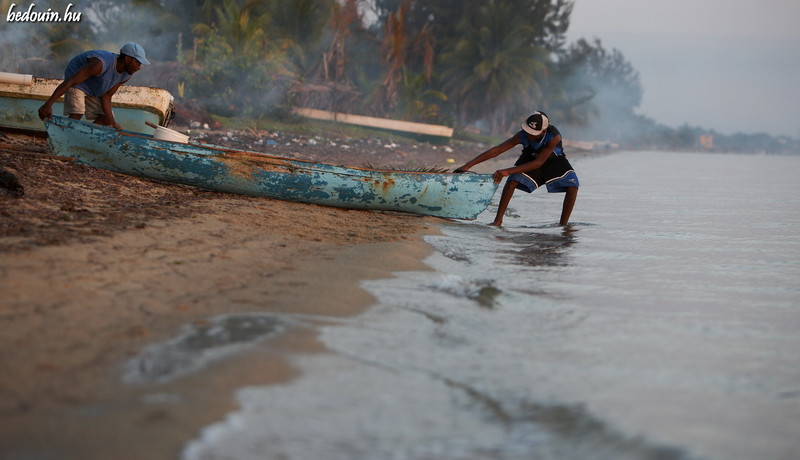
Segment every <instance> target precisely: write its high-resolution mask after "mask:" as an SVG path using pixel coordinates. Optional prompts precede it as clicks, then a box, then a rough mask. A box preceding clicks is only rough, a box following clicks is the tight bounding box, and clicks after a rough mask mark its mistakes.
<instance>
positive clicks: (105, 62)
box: [39, 43, 150, 129]
mask: <svg viewBox="0 0 800 460" xmlns="http://www.w3.org/2000/svg"><path fill="white" fill-rule="evenodd" d="M142 64H145V65H147V64H150V61H148V60H147V58H146V57H145V55H144V48H142V47H141V46H140V45H138V44H136V43H126V44H125V45H123V46H122V48H121V49H120V50H119V54H115V53H112V52H110V51H104V50H92V51H86V52H84V53H81V54H79V55H77V56H75V57H74V58H72V60H71V61H69V64H67V68H66V70H64V81H63V82H62V83H61V84H60V85H58V87H56V89H55V91H53V95H52V96H50V98H49V99H48V100H47V102H45V103H44V105H42V106H41V107H40V108H39V118H41V119H42V120H45V119H47V118H50V117H51V116H52V115H53V103H54V102H55V101H56V100H58V98H60V97H61V96H64V115H66V116H69V117H70V118H74V119H76V120H80V119H81V118H82V117H83V116H84V115H86V119H87V120H92V121H94V122H95V123H97V124H99V125H106V126H113V127H114V128H116V129H121V128H120V126H119V125H118V124H117V122H116V121H115V120H114V113H113V112H112V111H111V96H113V95H114V93H116V92H117V90H118V89H119V87H120V86H122V85H123V84H124V83H125V82H126V81H128V79H130V78H131V76H133V74H134V73H136V72H137V71H138V70H139V68H141V66H142Z"/></svg>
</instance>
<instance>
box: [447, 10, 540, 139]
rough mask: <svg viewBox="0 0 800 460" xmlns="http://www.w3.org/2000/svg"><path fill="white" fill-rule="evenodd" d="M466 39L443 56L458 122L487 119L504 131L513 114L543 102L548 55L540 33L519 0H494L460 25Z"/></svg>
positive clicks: (493, 129) (461, 40)
mask: <svg viewBox="0 0 800 460" xmlns="http://www.w3.org/2000/svg"><path fill="white" fill-rule="evenodd" d="M459 30H460V31H461V33H462V38H461V39H459V40H458V41H457V42H455V43H454V44H453V45H452V47H451V48H450V49H449V50H448V51H447V52H445V53H444V54H443V55H442V66H443V67H444V69H445V70H444V72H442V82H443V89H444V92H445V93H446V94H447V95H448V97H449V98H450V100H451V101H455V104H456V105H457V107H458V109H457V113H456V115H457V118H458V121H459V124H460V125H462V126H464V125H467V124H469V123H471V122H474V121H477V120H482V119H487V120H488V121H489V122H490V124H491V125H492V132H493V133H495V134H499V133H501V132H502V131H505V128H506V127H507V126H506V125H507V119H508V117H509V113H510V112H514V116H515V117H519V114H518V113H516V112H517V111H519V107H526V109H525V110H530V107H533V106H534V105H535V104H534V102H535V101H537V100H541V97H542V94H541V88H540V85H539V80H540V79H541V80H544V79H546V78H547V72H548V63H549V54H548V53H547V51H546V50H544V49H543V48H540V47H538V46H536V38H537V37H538V36H539V31H537V30H534V28H533V27H531V25H530V24H529V22H528V21H527V20H526V18H524V17H522V16H520V14H519V8H518V6H517V5H515V4H514V2H510V1H500V0H494V1H489V2H486V3H484V4H483V6H481V7H480V8H477V10H476V11H474V12H473V14H469V15H467V16H466V17H465V19H464V20H463V21H462V22H461V23H460V24H459Z"/></svg>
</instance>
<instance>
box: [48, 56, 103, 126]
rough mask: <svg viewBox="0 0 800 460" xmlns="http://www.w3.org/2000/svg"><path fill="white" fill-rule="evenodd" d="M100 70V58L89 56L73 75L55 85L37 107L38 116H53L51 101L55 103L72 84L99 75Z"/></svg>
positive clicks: (101, 69) (101, 68) (101, 65)
mask: <svg viewBox="0 0 800 460" xmlns="http://www.w3.org/2000/svg"><path fill="white" fill-rule="evenodd" d="M102 71H103V63H102V62H101V61H100V59H97V58H89V62H87V63H86V64H85V65H84V66H83V67H81V68H80V69H78V71H77V72H75V74H74V75H73V76H71V77H69V78H68V79H66V80H64V81H62V82H61V84H60V85H58V86H57V87H56V89H55V91H53V94H52V95H51V96H50V98H49V99H47V101H46V102H45V103H44V104H43V105H42V106H41V107H39V118H41V119H42V120H44V119H47V118H50V117H51V116H53V103H55V102H56V101H57V100H58V98H60V97H61V96H63V95H64V94H66V93H67V91H69V89H70V88H72V87H73V86H75V85H77V84H79V83H82V82H84V81H86V80H87V79H88V78H89V77H94V76H97V75H100V73H101V72H102Z"/></svg>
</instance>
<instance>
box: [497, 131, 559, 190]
mask: <svg viewBox="0 0 800 460" xmlns="http://www.w3.org/2000/svg"><path fill="white" fill-rule="evenodd" d="M559 142H561V136H555V137H553V138H552V139H550V142H548V143H547V145H546V146H545V147H544V149H542V151H541V152H539V154H538V155H536V158H534V159H533V161H529V162H527V163H523V164H521V165H519V166H514V167H512V168H506V169H498V170H497V171H495V173H494V182H495V183H498V182H500V181H501V180H503V178H504V177H508V176H509V175H511V174H516V173H522V172H528V171H533V170H534V169H539V168H541V167H542V165H543V164H544V163H545V161H547V159H548V158H550V155H552V154H553V150H555V148H556V146H557V145H558V143H559Z"/></svg>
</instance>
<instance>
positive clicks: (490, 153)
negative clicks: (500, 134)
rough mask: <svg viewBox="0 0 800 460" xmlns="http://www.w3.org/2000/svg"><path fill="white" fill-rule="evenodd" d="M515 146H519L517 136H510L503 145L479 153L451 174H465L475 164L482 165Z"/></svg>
mask: <svg viewBox="0 0 800 460" xmlns="http://www.w3.org/2000/svg"><path fill="white" fill-rule="evenodd" d="M517 144H519V139H518V138H517V136H512V137H510V138H508V139H506V140H505V141H503V143H501V144H498V145H495V146H494V147H492V148H490V149H489V150H487V151H485V152H483V153H481V154H480V155H478V156H476V157H475V158H473V159H472V160H470V161H468V162H466V163H465V164H464V166H461V167H460V168H456V169H455V171H453V172H457V173H463V172H467V171H469V168H471V167H473V166H475V165H476V164H478V163H483V162H484V161H486V160H489V159H491V158H494V157H496V156H498V155H500V154H501V153H503V152H505V151H507V150H509V149H510V148H512V147H514V146H515V145H517Z"/></svg>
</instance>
